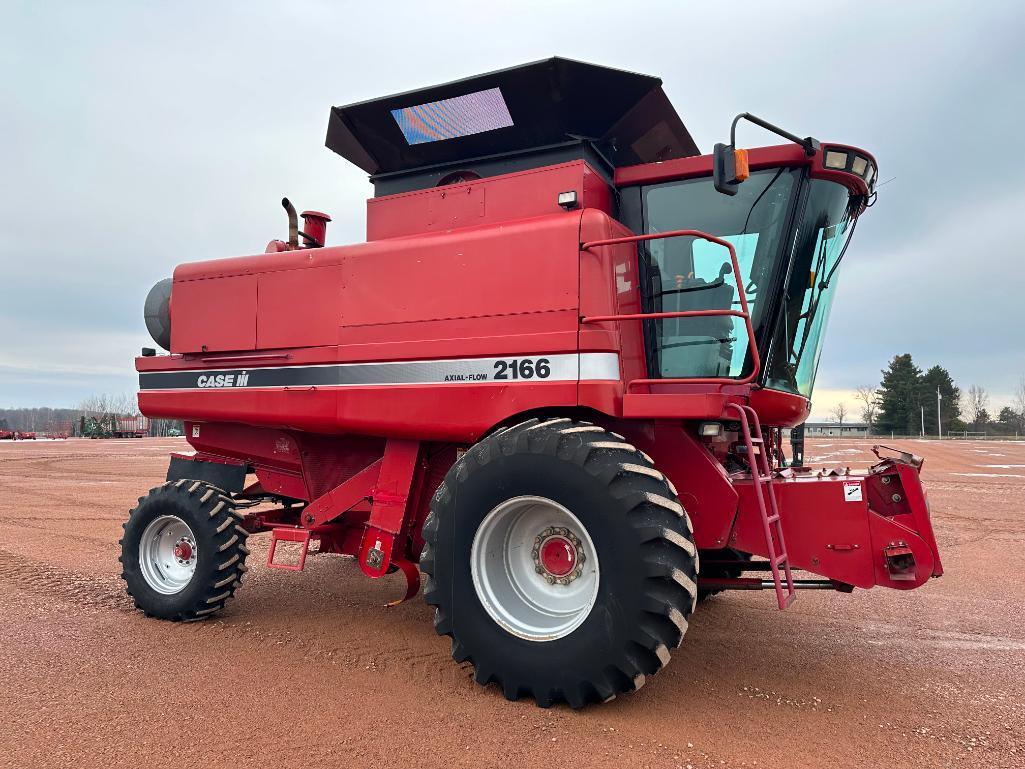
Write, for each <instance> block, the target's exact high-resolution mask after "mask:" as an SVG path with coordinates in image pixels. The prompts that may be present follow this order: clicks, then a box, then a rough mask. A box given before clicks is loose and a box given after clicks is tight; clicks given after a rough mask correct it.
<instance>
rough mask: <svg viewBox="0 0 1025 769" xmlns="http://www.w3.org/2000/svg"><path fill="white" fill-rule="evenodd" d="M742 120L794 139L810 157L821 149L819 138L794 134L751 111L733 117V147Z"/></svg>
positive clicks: (785, 137) (731, 128)
mask: <svg viewBox="0 0 1025 769" xmlns="http://www.w3.org/2000/svg"><path fill="white" fill-rule="evenodd" d="M741 120H747V121H748V122H749V123H754V124H755V125H756V126H761V127H762V128H764V129H765V130H766V131H771V132H772V133H774V134H776V135H777V136H782V137H783V138H784V139H787V140H789V141H792V142H793V143H794V144H797V145H800V146H801V147H803V148H804V152H805V154H806V155H808V156H809V157H810V156H812V155H814V154H815V153H816V152H818V151H819V148H820V147H821V144H820V143H819V141H818V139H814V138H812V137H811V136H806V137H805V138H803V139H802V138H801V137H800V136H798V135H797V134H792V133H790V132H789V131H785V130H783V129H782V128H780V127H779V126H776V125H773V124H772V123H770V122H769V121H767V120H762V119H761V118H760V117H757V116H755V115H752V114H751V113H750V112H741V113H740V114H739V115H737V116H736V117H735V118H733V125H731V126H730V145H731V146H733V147H736V146H737V123H739V122H740V121H741Z"/></svg>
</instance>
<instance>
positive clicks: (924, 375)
mask: <svg viewBox="0 0 1025 769" xmlns="http://www.w3.org/2000/svg"><path fill="white" fill-rule="evenodd" d="M882 375H883V378H882V381H881V382H880V383H879V385H878V386H877V387H872V386H870V385H868V386H864V387H859V388H858V389H857V390H856V391H855V399H856V400H857V402H858V408H859V411H860V414H861V420H862V421H863V422H864V423H865V424H867V425H868V427H869V430H870V431H871V432H874V433H879V434H883V433H896V434H898V435H918V434H920V433H922V432H923V430H924V434H925V435H928V436H933V435H937V434H939V433H942V434H943V435H947V434H949V433H959V432H966V431H967V432H980V433H982V432H984V433H988V434H1002V435H1016V434H1022V433H1025V376H1023V377H1022V378H1021V379H1020V380H1019V382H1018V387H1017V388H1016V390H1015V392H1014V397H1013V402H1012V404H1011V405H1010V406H1004V407H1003V408H1001V409H1000V411H999V412H998V413H997V414H996V415H995V416H994V415H993V414H992V413H991V412H990V400H989V393H988V392H986V389H985V388H984V387H983V386H982V385H978V384H973V385H971V386H970V387H969V388H968V390H967V391H966V392H962V391H961V388H960V387H958V386H957V385H956V384H954V380H953V378H952V377H951V376H950V372H948V371H947V370H946V369H945V368H943V367H942V366H939V365H936V366H933V367H932V368H930V369H928V370H926V371H923V370H922V369H921V368H919V367H918V366H917V365H916V364H915V362H914V360H913V359H912V357H911V355H910V354H909V353H905V354H903V355H895V356H894V357H893V360H891V361H890V365H889V366H888V367H887V368H886V369H885V370H884V371H883V372H882ZM832 415H833V418H834V419H835V420H836V421H837V422H839V423H840V424H843V422H844V419H845V418H846V416H847V406H846V404H845V403H842V402H841V403H839V404H837V405H836V406H835V407H834V408H833V410H832Z"/></svg>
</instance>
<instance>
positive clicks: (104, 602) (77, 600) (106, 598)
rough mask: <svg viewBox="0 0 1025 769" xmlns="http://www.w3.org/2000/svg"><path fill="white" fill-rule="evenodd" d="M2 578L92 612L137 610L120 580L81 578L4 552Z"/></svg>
mask: <svg viewBox="0 0 1025 769" xmlns="http://www.w3.org/2000/svg"><path fill="white" fill-rule="evenodd" d="M0 578H2V579H3V581H4V582H5V583H6V584H8V585H11V586H13V587H14V588H15V589H17V590H21V591H23V592H27V593H36V594H40V595H44V596H46V597H47V598H52V599H54V600H57V601H65V602H67V603H71V604H74V605H77V606H83V607H86V608H91V609H111V610H115V611H119V612H131V611H134V610H135V607H134V606H133V605H132V602H131V599H130V598H129V597H128V594H127V593H126V592H125V589H124V583H123V582H122V581H121V578H120V577H116V576H100V575H94V574H81V573H79V572H76V571H71V570H69V569H64V568H61V567H59V566H54V565H52V564H48V563H44V562H42V561H36V560H34V559H32V558H26V557H25V556H23V555H19V554H18V553H12V552H10V551H9V550H4V549H2V548H0Z"/></svg>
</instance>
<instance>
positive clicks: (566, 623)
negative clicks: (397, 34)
mask: <svg viewBox="0 0 1025 769" xmlns="http://www.w3.org/2000/svg"><path fill="white" fill-rule="evenodd" d="M745 122H746V123H754V124H756V125H757V126H760V127H761V128H762V129H766V130H768V131H770V132H772V133H774V134H776V135H778V136H779V137H782V139H783V140H785V141H784V143H782V144H778V145H776V146H769V147H763V148H759V149H750V150H741V149H736V141H735V137H734V135H735V132H736V129H737V127H738V125H741V124H742V123H745ZM327 146H328V147H329V148H330V149H332V150H334V151H335V152H337V153H338V154H340V155H341V156H342V157H344V158H345V159H347V160H348V161H350V162H352V163H354V164H355V165H357V166H358V167H359V168H361V169H363V170H364V171H366V172H367V173H369V174H370V175H371V177H370V178H371V181H372V182H373V184H374V190H375V195H374V197H373V198H372V199H370V200H369V201H368V204H367V242H366V243H362V244H358V245H350V246H332V247H325V245H324V244H325V232H326V228H327V223H328V222H329V221H330V217H328V216H327V215H325V214H323V213H319V212H316V211H306V212H304V213H303V214H302V218H303V225H302V229H301V231H300V227H299V223H298V217H297V216H296V212H295V209H294V208H293V207H292V206H291V204H290V203H289V202H288V201H287V200H285V201H283V204H284V207H285V209H286V210H287V212H288V217H289V229H288V239H287V240H273V241H271V242H270V244H269V245H268V246H267V249H266V252H265V253H263V254H259V255H255V256H245V257H239V258H233V259H220V260H215V261H208V262H199V263H192V264H185V265H181V266H179V267H178V268H177V269H176V270H175V273H174V277H173V279H167V280H165V281H162V282H161V283H158V284H157V286H155V287H154V289H153V290H152V291H151V292H150V295H149V297H148V298H147V302H146V317H147V323H148V326H149V328H150V331H151V333H152V335H153V337H154V339H155V340H156V341H157V342H158V343H159V344H160V346H161V347H163V348H165V349H167V350H169V351H170V355H156V352H155V350H153V349H145V350H143V354H142V357H139V358H137V359H136V367H137V369H138V371H139V383H140V389H141V392H140V395H139V406H140V409H141V410H142V412H143V413H144V414H146V415H148V416H150V417H153V418H157V417H159V418H182V419H184V420H185V432H186V437H187V439H188V441H189V443H190V444H191V445H192V447H193V449H194V450H195V451H194V452H189V453H177V454H173V455H172V457H171V462H170V468H169V470H168V473H167V483H165V484H164V485H162V486H159V487H157V488H155V489H153V490H152V491H150V493H149V494H148V495H147V496H145V497H143V498H141V499H140V501H139V505H138V507H136V508H135V509H134V510H132V511H131V515H130V518H129V520H128V522H127V523H126V525H125V530H124V538H123V540H122V543H121V544H122V555H121V562H122V564H123V568H124V573H123V576H124V579H125V580H126V582H127V584H128V592H129V593H130V594H131V595H132V596H133V597H134V599H135V602H136V605H137V606H138V607H139V608H140V609H142V610H144V611H145V612H146V613H147V614H149V615H151V616H155V617H160V618H164V619H170V620H194V619H199V618H203V617H208V616H210V615H211V614H213V613H214V612H216V611H218V610H219V609H221V608H222V607H223V606H224V604H225V602H226V601H227V600H228V599H229V598H231V596H232V594H233V593H234V592H235V590H236V589H237V588H238V587H239V584H240V581H241V579H242V576H243V574H244V572H245V571H246V568H247V567H246V556H247V555H248V554H249V551H248V550H247V549H246V544H245V543H246V538H247V537H248V536H250V535H254V534H257V533H267V534H269V536H270V547H269V555H268V563H267V565H268V567H271V568H279V569H291V570H296V571H300V570H302V568H303V566H304V564H305V561H306V557H307V554H308V552H310V545H311V543H314V542H315V543H317V548H316V550H315V551H314V552H317V553H340V554H346V555H350V556H354V557H355V558H356V561H357V563H358V565H359V568H360V569H361V570H362V571H363V572H364V573H365V574H366V576H368V577H370V578H373V579H378V578H381V577H383V576H384V575H386V574H389V573H391V572H395V571H399V572H401V573H402V574H403V575H404V576H405V579H406V584H407V590H406V593H405V598H407V599H408V598H410V597H412V596H413V595H415V594H416V592H417V591H418V589H419V586H420V583H419V579H420V578H419V573H420V571H422V572H423V573H424V574H426V575H427V581H426V584H425V589H424V595H425V599H426V601H427V602H428V603H430V604H432V605H434V606H435V607H436V614H435V621H434V624H435V628H436V629H437V631H438V632H439V633H441V634H445V635H448V636H451V638H452V655H453V657H454V658H455V659H456V660H457V661H458V662H463V661H468V662H471V663H472V664H473V666H474V668H475V670H476V679H477V681H479V682H480V683H482V684H486V683H488V682H496V683H498V685H500V686H501V687H502V689H503V690H504V693H505V695H506V696H507V697H509V698H510V699H516V698H519V697H533V698H535V699H536V701H537V703H538V704H539V705H543V706H546V705H549V704H550V703H552V702H555V701H562V700H565V701H567V702H569V704H570V705H572V706H573V707H580V706H582V705H585V704H586V703H588V702H595V701H603V700H607V699H609V698H611V697H613V696H615V695H617V694H619V693H623V692H630V691H633V690H635V689H637V688H638V687H640V686H641V685H642V684H643V683H644V681H645V679H646V677H647V676H650V675H652V674H654V673H657V672H658V671H659V670H660V669H661V668H662V667H664V666H665V665H666V664H667V663H668V662H669V658H670V653H671V650H673V649H675V648H676V647H678V646H679V645H680V643H681V641H682V640H683V636H684V633H685V632H686V630H687V623H688V620H689V618H690V616H691V613H692V612H693V610H694V607H695V604H696V603H697V602H698V601H699V600H701V599H702V598H704V597H707V596H709V595H711V594H713V593H716V592H719V591H722V590H729V589H758V588H767V589H770V590H772V591H773V594H774V597H775V600H776V602H777V603H778V605H779V608H780V609H783V608H786V607H787V606H789V605H790V604H791V602H792V601H793V600H794V597H795V595H796V592H797V591H798V590H800V589H802V588H807V589H828V590H836V591H839V592H850V591H851V590H853V589H854V588H856V587H857V588H870V587H873V586H875V585H881V586H885V587H891V588H896V589H900V590H907V589H910V588H915V587H918V586H919V585H922V584H923V583H925V582H926V581H927V580H928V579H929V578H930V577H935V576H939V575H940V574H941V573H942V568H941V566H940V558H939V554H938V552H937V548H936V541H935V538H934V536H933V532H932V527H931V524H930V517H929V507H928V502H927V499H926V495H925V492H924V491H923V489H922V486H921V484H920V482H919V470H920V468H921V460H920V459H919V458H917V457H914V456H912V455H910V454H903V453H900V452H892V451H885V450H883V449H879V450H878V451H877V454H878V455H880V460H879V463H878V464H876V465H875V466H874V467H872V468H871V469H870V470H868V471H867V472H863V473H851V472H850V471H849V470H845V469H844V468H840V469H837V470H833V471H829V472H826V471H822V472H815V471H812V470H811V469H809V468H805V467H786V463H785V462H784V460H783V452H782V447H781V446H782V432H783V429H784V428H787V427H790V426H793V425H797V424H800V423H802V422H803V421H804V420H805V418H806V417H807V415H808V413H809V407H810V401H809V398H810V396H811V391H812V384H813V382H814V379H815V373H816V366H817V364H818V360H819V354H820V350H821V345H822V340H823V334H824V331H825V326H826V319H827V316H828V314H829V308H830V303H831V301H832V299H833V295H834V293H835V290H836V283H837V269H838V267H839V265H840V262H841V260H842V259H843V255H844V253H845V251H846V249H847V244H848V242H849V239H850V236H851V234H852V232H853V230H854V226H855V223H856V222H857V220H858V217H859V216H861V215H863V214H864V213H865V210H866V208H867V207H868V205H869V204H870V202H871V201H872V199H873V190H874V185H875V182H876V178H877V168H876V163H875V160H874V159H873V158H872V156H871V155H870V154H869V153H867V152H865V151H864V150H861V149H858V148H855V147H851V146H847V145H842V144H832V143H830V144H826V143H820V142H818V141H817V140H815V139H812V138H801V137H799V136H796V135H794V134H791V133H788V132H786V131H784V130H782V129H779V128H777V127H775V126H773V125H771V124H769V123H767V122H765V121H763V120H761V119H759V118H755V117H753V116H751V115H747V114H744V115H740V116H738V118H737V119H736V120H735V121H734V123H733V130H732V131H731V138H730V143H729V144H728V145H721V144H720V145H716V147H715V151H714V153H713V154H711V155H702V154H700V152H699V150H698V148H697V146H696V145H695V143H694V141H693V140H692V139H691V136H690V134H689V133H688V132H687V129H686V128H685V127H684V125H683V123H682V122H681V120H680V118H679V116H678V115H677V114H676V112H675V110H674V109H673V107H672V106H671V104H670V103H669V101H668V99H667V98H666V95H665V94H664V93H663V91H662V88H661V81H660V80H658V79H657V78H654V77H648V76H644V75H638V74H632V73H628V72H622V71H618V70H613V69H608V68H604V67H599V66H594V65H590V64H583V63H578V62H574V61H568V60H565V59H550V60H547V61H542V62H537V63H534V64H528V65H525V66H521V67H515V68H512V69H507V70H503V71H500V72H493V73H489V74H485V75H479V76H476V77H472V78H469V79H466V80H461V81H458V82H454V83H448V84H446V85H441V86H436V87H433V88H427V89H424V90H420V91H413V92H409V93H404V94H400V95H397V96H388V97H385V98H381V99H375V100H371V101H365V102H360V103H357V104H353V105H350V106H347V107H336V108H334V109H332V110H331V116H330V122H329V126H328V133H327ZM172 299H173V302H172V301H171V300H172ZM267 503H273V506H272V507H271V506H268V504H267ZM258 504H260V505H261V506H260V507H256V505H258ZM282 542H286V543H293V544H292V545H291V547H290V548H289V549H290V550H291V551H293V552H297V556H296V558H294V559H288V560H287V562H286V559H283V558H282V556H283V555H284V553H277V546H278V544H279V543H282ZM276 553H277V555H276ZM417 564H419V569H418V568H417ZM799 572H803V573H804V575H807V576H803V575H802V576H800V578H798V576H795V575H798V574H799ZM396 603H397V602H396ZM328 608H329V607H325V609H328ZM382 621H384V620H382ZM756 645H757V642H756V641H753V650H754V647H755V646H756Z"/></svg>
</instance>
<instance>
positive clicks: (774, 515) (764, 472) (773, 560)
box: [727, 403, 797, 609]
mask: <svg viewBox="0 0 1025 769" xmlns="http://www.w3.org/2000/svg"><path fill="white" fill-rule="evenodd" d="M727 406H728V407H729V408H732V409H734V410H735V411H736V412H737V415H738V416H739V417H740V432H741V435H742V437H743V439H744V446H745V447H746V448H747V459H748V465H749V466H750V467H751V485H752V487H753V490H754V495H755V500H756V501H757V502H758V512H759V514H760V515H761V517H762V527H763V529H764V530H765V546H766V549H767V550H768V553H769V568H770V569H771V570H772V583H773V586H774V587H775V589H776V601H777V602H778V603H779V608H780V609H786V608H787V607H788V606H790V604H792V603H793V602H794V599H795V598H796V597H797V591H796V590H795V588H794V578H793V575H792V574H791V573H790V560H789V559H788V557H787V547H786V542H785V541H784V540H783V526H782V524H781V522H780V518H779V504H778V503H777V501H776V490H775V488H774V487H773V485H772V465H771V463H770V461H769V453H770V452H769V447H768V446H766V444H765V438H764V437H763V436H762V423H761V421H760V420H759V419H758V413H757V412H756V411H755V410H754V409H753V408H751V407H750V406H747V405H743V404H739V403H730V404H727ZM766 497H768V500H769V503H768V505H766V503H765V499H766Z"/></svg>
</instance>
